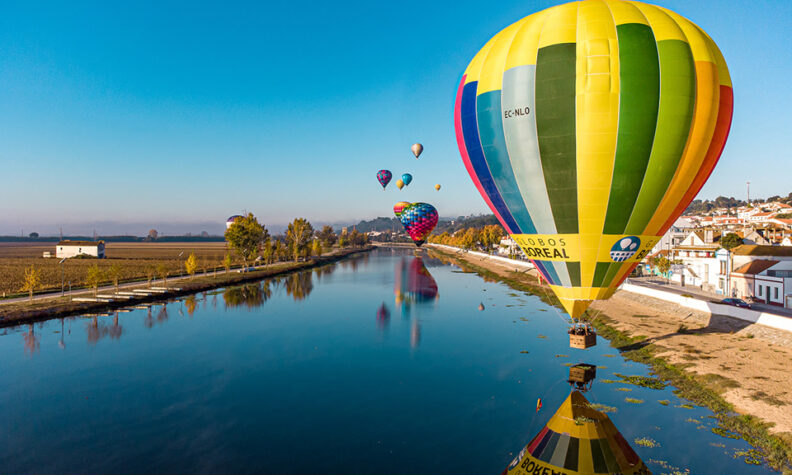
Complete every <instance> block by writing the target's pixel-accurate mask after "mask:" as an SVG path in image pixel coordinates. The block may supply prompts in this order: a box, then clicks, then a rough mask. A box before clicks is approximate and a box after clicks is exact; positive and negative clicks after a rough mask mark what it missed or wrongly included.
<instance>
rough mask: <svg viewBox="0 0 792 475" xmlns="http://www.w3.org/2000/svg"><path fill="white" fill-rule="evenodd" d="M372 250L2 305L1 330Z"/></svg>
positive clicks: (238, 281) (309, 266) (242, 280)
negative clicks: (107, 296) (96, 297)
mask: <svg viewBox="0 0 792 475" xmlns="http://www.w3.org/2000/svg"><path fill="white" fill-rule="evenodd" d="M372 249H374V247H373V246H367V247H362V248H348V249H338V250H335V251H333V252H332V253H328V254H327V255H324V256H321V257H313V258H311V259H309V260H307V261H301V262H282V263H277V264H270V265H267V266H263V267H260V268H256V269H255V270H252V271H249V272H244V273H240V272H230V273H217V274H211V273H210V274H204V275H200V276H195V277H190V278H181V279H178V280H176V279H169V282H168V285H166V284H164V283H163V282H162V281H159V280H158V281H155V283H156V284H157V286H158V287H165V288H167V287H168V286H169V285H170V288H167V290H165V291H161V292H157V293H153V294H151V295H145V294H143V295H139V296H137V295H133V296H129V298H128V299H123V300H114V301H112V302H77V301H72V300H71V298H70V297H57V298H50V299H41V300H34V301H33V302H27V301H25V302H17V303H6V304H2V305H0V328H2V327H7V326H12V325H18V324H22V323H33V322H37V321H41V320H48V319H51V318H59V317H66V316H70V315H78V314H81V313H89V312H105V311H108V310H113V309H116V308H122V307H129V306H132V305H137V304H142V303H147V302H156V301H161V300H166V299H169V298H174V297H179V296H182V295H189V294H193V293H196V292H203V291H207V290H212V289H216V288H220V287H227V286H231V285H238V284H242V283H245V282H251V281H256V280H261V279H264V278H267V277H274V276H279V275H284V274H288V273H291V272H297V271H302V270H307V269H313V268H314V267H319V266H323V265H327V264H331V263H334V262H337V261H340V260H342V259H344V258H346V257H349V256H351V255H353V254H358V253H361V252H368V251H371V250H372ZM174 282H178V284H176V285H174ZM148 287H149V286H148V284H147V282H145V281H144V282H141V283H140V285H134V286H128V287H125V289H124V290H133V289H146V288H148ZM111 289H112V288H110V287H107V288H102V289H100V292H99V293H106V292H112V291H113V290H111ZM85 295H86V296H91V295H93V293H92V292H88V293H85Z"/></svg>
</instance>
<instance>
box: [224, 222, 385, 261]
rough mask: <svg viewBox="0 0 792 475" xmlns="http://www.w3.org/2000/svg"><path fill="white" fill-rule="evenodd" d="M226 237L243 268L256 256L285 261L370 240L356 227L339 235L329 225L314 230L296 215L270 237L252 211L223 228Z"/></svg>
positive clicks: (264, 259)
mask: <svg viewBox="0 0 792 475" xmlns="http://www.w3.org/2000/svg"><path fill="white" fill-rule="evenodd" d="M225 238H226V241H227V242H228V245H229V247H230V248H231V249H232V250H233V251H234V252H235V253H236V254H237V255H238V256H239V257H240V258H241V259H242V261H243V262H244V264H245V267H247V265H248V263H249V262H253V261H255V260H257V259H259V258H260V259H261V260H263V261H264V262H265V263H266V264H270V263H272V262H275V261H284V260H294V261H299V260H300V259H307V258H308V257H310V256H321V255H322V253H323V252H325V251H326V250H330V249H332V248H333V247H334V246H336V245H338V246H339V247H348V246H353V247H359V246H364V245H366V244H368V242H369V241H368V236H367V235H366V234H363V233H361V232H359V231H358V230H357V229H353V230H352V232H350V233H346V232H344V233H341V234H340V235H336V233H335V231H333V228H332V226H324V227H323V228H322V229H321V230H320V231H316V230H314V228H313V226H312V225H311V223H310V222H309V221H308V220H307V219H305V218H296V219H295V220H294V221H292V222H291V223H289V225H288V227H287V228H286V233H285V234H284V235H283V236H270V233H269V231H268V230H267V227H266V226H265V225H263V224H261V223H259V221H258V219H257V218H256V217H255V216H253V213H248V215H247V216H243V217H240V218H237V219H236V220H235V221H234V223H233V224H232V225H231V226H229V228H228V229H227V230H226V232H225Z"/></svg>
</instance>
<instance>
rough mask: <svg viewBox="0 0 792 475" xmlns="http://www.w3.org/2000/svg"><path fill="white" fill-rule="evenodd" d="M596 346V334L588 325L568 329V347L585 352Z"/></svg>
mask: <svg viewBox="0 0 792 475" xmlns="http://www.w3.org/2000/svg"><path fill="white" fill-rule="evenodd" d="M592 346H597V333H596V332H594V329H593V328H591V327H590V326H588V325H575V326H574V327H572V328H570V329H569V347H570V348H577V349H579V350H585V349H586V348H591V347H592Z"/></svg>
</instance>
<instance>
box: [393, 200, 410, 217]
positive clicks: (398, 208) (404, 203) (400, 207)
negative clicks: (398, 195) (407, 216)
mask: <svg viewBox="0 0 792 475" xmlns="http://www.w3.org/2000/svg"><path fill="white" fill-rule="evenodd" d="M407 206H410V203H409V202H407V201H399V202H398V203H396V204H395V205H393V214H395V215H396V217H397V218H399V217H401V214H402V210H403V209H404V208H405V207H407Z"/></svg>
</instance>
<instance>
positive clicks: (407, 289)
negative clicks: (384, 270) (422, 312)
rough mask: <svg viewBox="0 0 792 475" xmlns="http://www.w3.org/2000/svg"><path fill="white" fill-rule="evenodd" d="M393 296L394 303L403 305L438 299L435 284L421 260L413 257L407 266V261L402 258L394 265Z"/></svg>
mask: <svg viewBox="0 0 792 475" xmlns="http://www.w3.org/2000/svg"><path fill="white" fill-rule="evenodd" d="M394 294H395V295H396V303H397V304H403V305H410V304H412V303H420V302H431V301H433V300H435V299H437V298H438V294H437V282H435V280H434V277H432V274H430V273H429V270H428V269H427V268H426V266H425V265H424V262H423V259H422V258H420V257H414V258H412V260H411V261H410V263H409V264H408V263H407V259H404V258H402V260H401V261H399V262H398V263H397V264H396V281H395V286H394Z"/></svg>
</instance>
